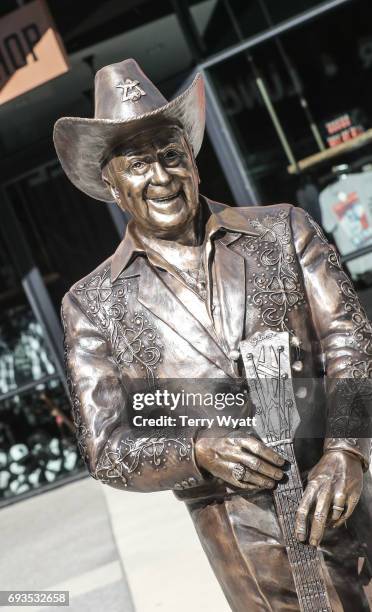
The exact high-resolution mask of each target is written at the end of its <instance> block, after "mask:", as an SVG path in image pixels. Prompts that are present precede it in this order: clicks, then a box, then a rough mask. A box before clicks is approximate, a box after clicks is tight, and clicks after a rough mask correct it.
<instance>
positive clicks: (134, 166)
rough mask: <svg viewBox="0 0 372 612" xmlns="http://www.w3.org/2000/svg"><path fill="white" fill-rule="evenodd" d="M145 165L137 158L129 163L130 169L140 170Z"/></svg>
mask: <svg viewBox="0 0 372 612" xmlns="http://www.w3.org/2000/svg"><path fill="white" fill-rule="evenodd" d="M145 165H146V164H145V162H143V161H139V160H137V161H135V162H133V163H132V164H131V168H132V170H142V168H144V167H145Z"/></svg>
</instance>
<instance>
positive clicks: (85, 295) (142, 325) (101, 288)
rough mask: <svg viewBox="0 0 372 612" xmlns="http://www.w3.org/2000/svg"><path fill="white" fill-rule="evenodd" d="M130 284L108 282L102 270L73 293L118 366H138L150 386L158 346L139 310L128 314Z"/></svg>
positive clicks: (159, 350) (106, 273)
mask: <svg viewBox="0 0 372 612" xmlns="http://www.w3.org/2000/svg"><path fill="white" fill-rule="evenodd" d="M132 284H133V280H132V281H130V280H128V279H123V278H120V276H119V278H118V279H117V280H116V281H115V282H114V283H111V279H110V268H109V267H106V268H105V269H104V270H103V272H102V273H101V274H96V275H95V276H94V277H93V278H91V279H90V280H88V281H86V282H83V283H79V284H78V285H77V287H76V289H75V293H76V295H77V296H79V299H80V300H81V302H82V305H83V307H84V309H85V310H86V312H87V314H88V316H90V318H91V319H92V320H93V322H94V323H95V324H96V325H97V326H98V328H99V329H100V330H101V331H102V332H103V333H104V335H105V336H106V338H107V339H108V340H109V342H110V344H111V347H112V351H113V355H114V357H115V360H116V362H117V363H118V365H126V366H130V365H132V364H137V365H139V367H140V368H141V369H142V370H144V371H145V372H146V375H147V378H148V381H149V382H150V383H153V382H154V380H155V370H156V366H157V364H158V362H159V361H160V359H161V348H162V345H161V344H160V342H159V336H158V335H157V334H156V331H155V329H154V328H153V327H152V326H151V325H150V324H149V322H148V320H147V319H146V318H145V315H144V314H143V313H142V312H141V311H136V312H135V313H134V316H133V317H131V318H130V317H129V315H128V308H127V304H128V294H129V293H131V292H132Z"/></svg>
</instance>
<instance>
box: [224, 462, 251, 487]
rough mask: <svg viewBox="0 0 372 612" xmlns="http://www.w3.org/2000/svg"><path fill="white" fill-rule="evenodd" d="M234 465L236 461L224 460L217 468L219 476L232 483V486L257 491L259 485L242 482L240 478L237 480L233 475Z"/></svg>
mask: <svg viewBox="0 0 372 612" xmlns="http://www.w3.org/2000/svg"><path fill="white" fill-rule="evenodd" d="M235 466H236V462H235V461H234V462H232V461H224V462H223V463H222V464H221V466H220V470H219V477H220V478H222V480H224V481H225V482H228V483H229V484H231V485H233V486H234V487H239V488H241V489H245V490H247V491H250V490H252V491H257V490H258V489H259V488H260V487H259V486H258V485H257V484H253V483H252V482H244V481H242V480H238V479H237V478H235V476H234V467H235Z"/></svg>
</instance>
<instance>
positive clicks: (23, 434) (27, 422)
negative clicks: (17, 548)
mask: <svg viewBox="0 0 372 612" xmlns="http://www.w3.org/2000/svg"><path fill="white" fill-rule="evenodd" d="M1 230H2V231H6V227H4V218H3V225H2V227H1ZM0 244H1V249H0V279H1V290H0V504H2V503H6V502H7V500H9V499H10V498H13V497H14V496H17V495H21V494H26V493H29V492H30V491H32V490H35V489H38V488H40V487H43V486H46V485H50V484H52V483H53V482H55V481H56V482H58V481H60V480H61V479H63V478H65V477H66V476H71V475H72V474H74V475H75V474H78V473H79V472H80V471H81V470H82V467H83V466H82V461H81V459H80V456H79V454H78V450H77V447H76V443H75V433H74V425H73V423H72V419H71V408H70V403H69V400H68V397H67V394H66V389H65V387H64V384H63V383H62V380H61V378H60V375H59V374H58V371H57V368H56V366H55V363H54V361H53V358H52V355H51V352H50V350H49V348H48V344H47V342H46V340H45V337H44V334H43V329H42V326H41V324H40V322H39V321H38V320H37V318H36V317H35V315H34V313H33V312H32V310H31V308H30V306H29V304H28V302H27V300H26V296H25V294H24V291H23V288H22V285H21V283H20V281H19V279H18V277H17V274H16V273H15V270H14V268H13V265H12V263H11V261H12V259H11V254H10V253H9V252H8V251H7V249H6V247H5V245H4V242H3V240H1V241H0ZM15 246H16V245H15Z"/></svg>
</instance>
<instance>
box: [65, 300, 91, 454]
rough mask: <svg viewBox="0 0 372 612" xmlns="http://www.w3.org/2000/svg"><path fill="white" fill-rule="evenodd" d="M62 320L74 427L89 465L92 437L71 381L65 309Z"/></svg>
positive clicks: (79, 444) (67, 380) (78, 443)
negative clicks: (88, 448)
mask: <svg viewBox="0 0 372 612" xmlns="http://www.w3.org/2000/svg"><path fill="white" fill-rule="evenodd" d="M61 315H62V316H61V318H62V324H63V328H64V332H65V333H64V343H63V346H64V362H65V370H66V382H67V386H68V390H69V393H70V399H71V413H72V419H73V422H74V426H75V433H76V443H77V445H78V449H79V452H80V455H81V457H82V458H83V460H84V462H85V464H86V465H87V464H88V450H87V439H88V438H90V437H91V432H90V430H89V429H88V428H87V427H86V425H85V424H84V422H83V420H82V418H81V403H80V400H79V398H78V396H77V393H76V390H75V385H74V383H73V381H72V379H71V376H70V374H69V368H68V355H69V350H70V349H69V346H68V344H67V341H66V320H65V316H64V313H63V309H62V312H61Z"/></svg>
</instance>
